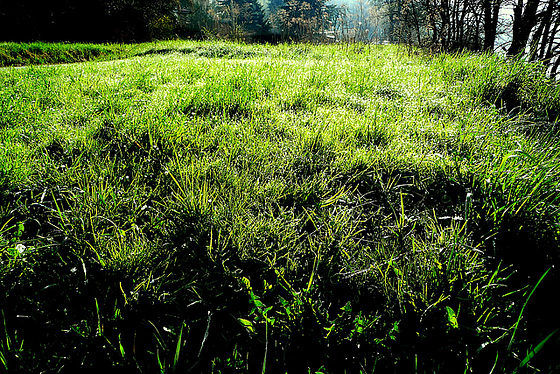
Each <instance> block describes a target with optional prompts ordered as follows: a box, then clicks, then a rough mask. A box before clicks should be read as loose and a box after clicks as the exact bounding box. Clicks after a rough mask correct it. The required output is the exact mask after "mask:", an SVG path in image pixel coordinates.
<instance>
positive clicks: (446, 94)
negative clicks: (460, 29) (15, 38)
mask: <svg viewBox="0 0 560 374" xmlns="http://www.w3.org/2000/svg"><path fill="white" fill-rule="evenodd" d="M130 50H131V51H134V52H130V53H131V55H133V54H135V55H136V56H134V57H130V58H128V59H123V60H118V61H111V62H103V63H88V64H74V65H65V66H44V67H29V68H23V69H9V70H3V71H0V80H1V81H2V82H3V84H2V86H1V87H3V88H2V91H0V116H1V117H0V119H1V126H0V141H1V142H2V147H1V148H0V150H1V151H0V157H3V159H2V162H1V163H0V165H2V169H1V174H0V177H1V179H0V183H1V184H2V194H1V195H0V201H1V204H0V208H1V210H0V251H1V252H0V261H1V263H0V277H1V278H2V282H1V285H2V286H1V288H0V290H1V292H2V294H3V296H4V300H5V301H4V303H3V304H2V307H1V309H2V313H3V319H2V331H3V335H2V336H1V337H0V342H1V345H0V354H1V356H0V358H1V359H2V360H1V364H2V365H3V366H2V367H3V369H6V370H10V372H35V371H45V370H47V371H48V370H52V371H55V370H57V371H62V372H66V371H67V372H75V371H76V370H100V369H103V368H113V367H119V368H121V369H124V370H128V371H137V372H153V371H158V370H159V371H160V372H173V371H187V370H191V371H200V372H229V371H232V370H238V371H248V372H254V371H261V372H262V371H266V372H301V371H304V372H342V371H345V370H346V371H351V372H360V371H361V372H374V371H379V372H413V371H415V372H423V373H424V372H425V373H427V372H434V371H437V372H450V373H455V372H469V371H470V372H480V371H484V372H490V371H492V370H496V371H501V372H513V371H516V370H517V372H520V371H522V370H526V371H528V372H531V371H533V372H536V370H537V369H541V370H554V369H555V368H556V366H555V365H557V362H555V361H554V360H555V357H556V356H555V355H554V353H550V352H548V351H547V350H548V349H549V347H551V348H550V349H551V350H553V349H554V347H557V341H556V339H557V337H556V335H555V334H553V332H554V331H555V329H556V326H555V325H554V324H555V323H556V322H555V319H554V316H553V315H552V314H550V315H546V314H544V313H542V309H541V308H544V305H546V304H544V303H545V302H546V295H547V294H548V292H550V290H552V289H554V287H555V285H556V284H557V282H558V276H557V274H556V273H555V271H554V270H550V271H548V272H547V269H548V268H549V267H550V266H552V265H554V264H556V262H557V261H558V253H557V252H556V250H555V248H558V240H559V236H558V229H557V227H558V223H559V222H560V220H559V218H560V217H559V216H558V212H559V211H560V210H559V209H558V200H557V198H556V193H555V191H556V189H557V183H558V175H557V173H556V171H555V170H556V168H555V166H554V165H555V164H556V162H557V161H558V154H559V153H558V144H557V137H556V134H555V132H554V131H553V129H554V128H555V126H556V122H554V121H552V120H551V117H550V116H549V115H548V116H547V115H543V113H545V112H543V111H542V110H541V109H542V108H544V107H547V108H553V107H554V106H555V105H556V104H555V101H554V100H556V99H555V97H556V96H554V95H547V96H546V97H548V99H546V98H545V96H542V95H541V96H538V95H537V96H538V97H541V98H542V100H543V102H542V103H539V104H535V102H534V101H533V99H530V97H536V96H534V95H533V94H534V93H535V92H540V91H539V90H541V89H542V90H549V91H550V92H555V91H554V90H557V87H556V86H555V85H554V84H553V83H552V82H549V81H546V80H545V79H544V78H542V77H541V76H539V75H538V72H537V71H536V70H532V68H531V67H526V66H524V65H522V64H521V63H518V62H514V63H513V65H511V64H510V63H509V62H507V61H503V60H497V59H493V58H491V57H488V56H477V57H474V56H470V55H469V56H455V57H451V56H445V57H438V58H420V57H413V56H409V55H408V54H405V53H403V52H402V51H400V50H399V49H398V48H396V47H392V46H385V47H363V48H346V47H342V46H310V45H279V46H274V47H272V46H247V45H238V44H234V43H223V44H220V43H217V44H216V45H213V44H212V43H193V42H165V43H161V44H150V45H138V46H134V47H131V49H130ZM146 51H148V52H147V53H146ZM156 51H161V52H156ZM209 51H214V52H216V53H214V52H212V53H210V52H209ZM218 52H219V53H218ZM473 60H476V61H477V62H480V63H483V64H494V67H495V68H497V69H498V71H507V70H508V69H510V70H511V69H518V70H519V74H518V75H519V77H520V78H519V79H521V80H522V81H523V82H529V81H531V82H537V83H534V86H533V87H528V88H527V87H525V85H522V87H521V88H520V90H522V92H524V93H522V94H519V95H520V96H519V97H520V98H521V99H522V100H525V101H523V103H525V104H523V105H526V106H524V107H523V109H524V110H519V111H511V110H502V106H501V105H493V104H495V103H497V101H496V100H494V99H493V98H488V97H487V96H484V95H482V96H477V95H478V93H477V92H479V91H480V90H477V89H475V87H479V86H477V85H480V84H482V83H480V82H479V80H478V78H477V77H478V75H479V74H483V73H484V74H490V73H489V70H488V71H485V72H483V73H481V72H480V71H479V70H477V69H476V68H472V66H471V62H472V61H473ZM474 65H475V66H478V65H476V64H474ZM512 66H513V67H512ZM499 69H501V70H499ZM495 74H497V75H498V76H499V77H501V78H500V79H504V80H505V79H510V78H509V76H508V75H507V74H505V73H495ZM500 74H503V75H500ZM14 82H19V83H18V84H15V83H14ZM542 85H545V86H546V88H542V87H541V86H542ZM500 87H501V86H500ZM504 87H505V86H504ZM502 88H503V87H502ZM523 90H525V91H523ZM516 92H517V91H516ZM531 95H533V96H531ZM535 95H536V94H535ZM483 96H484V97H483ZM521 99H520V100H521ZM547 100H548V101H547ZM488 104H491V105H488ZM525 109H526V110H525ZM547 113H550V111H548V112H547ZM531 124H538V125H539V126H538V127H539V128H545V127H546V128H547V129H548V131H531V130H530V126H529V125H531ZM527 248H530V249H531V256H530V258H527ZM543 274H546V276H545V277H543V278H541V276H542V275H543ZM537 284H538V287H536V288H535V286H536V285H537ZM543 316H544V317H543ZM541 343H542V344H541Z"/></svg>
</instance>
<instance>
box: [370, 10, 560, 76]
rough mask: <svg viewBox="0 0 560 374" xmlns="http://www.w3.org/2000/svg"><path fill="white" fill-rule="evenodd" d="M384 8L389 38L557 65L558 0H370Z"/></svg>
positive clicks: (551, 68)
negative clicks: (486, 52) (492, 52)
mask: <svg viewBox="0 0 560 374" xmlns="http://www.w3.org/2000/svg"><path fill="white" fill-rule="evenodd" d="M372 1H373V2H374V3H375V4H376V5H377V6H380V7H383V8H384V9H385V16H386V17H387V18H388V19H389V20H390V22H389V25H390V27H391V30H390V33H389V34H390V35H391V38H392V41H393V42H401V43H406V44H408V45H418V46H421V47H424V48H429V49H432V50H435V51H457V50H468V51H500V52H503V53H505V54H507V55H509V56H518V55H523V56H524V57H525V58H526V59H528V60H531V61H534V60H539V61H542V62H544V63H545V64H546V65H547V66H548V70H549V74H550V75H557V74H558V69H559V65H560V58H559V57H560V1H558V0H372Z"/></svg>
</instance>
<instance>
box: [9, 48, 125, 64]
mask: <svg viewBox="0 0 560 374" xmlns="http://www.w3.org/2000/svg"><path fill="white" fill-rule="evenodd" d="M120 52H121V48H119V46H118V45H101V44H63V43H43V42H36V43H1V44H0V66H2V67H6V66H20V65H40V64H61V63H72V62H83V61H90V60H96V59H110V58H114V57H117V56H119V55H120Z"/></svg>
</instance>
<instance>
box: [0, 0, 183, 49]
mask: <svg viewBox="0 0 560 374" xmlns="http://www.w3.org/2000/svg"><path fill="white" fill-rule="evenodd" d="M174 5H175V2H174V1H172V0H156V1H149V0H140V1H125V0H121V1H116V0H115V1H112V0H90V1H80V0H45V1H38V0H20V1H7V0H0V9H1V11H0V36H1V38H2V40H4V41H16V42H25V41H35V40H42V41H56V42H59V41H70V42H77V41H89V42H131V41H145V40H150V39H152V38H155V37H160V36H161V35H160V34H161V33H162V32H165V31H164V29H165V28H166V27H167V26H166V24H167V23H169V20H170V19H171V14H172V13H171V12H172V10H173V9H174Z"/></svg>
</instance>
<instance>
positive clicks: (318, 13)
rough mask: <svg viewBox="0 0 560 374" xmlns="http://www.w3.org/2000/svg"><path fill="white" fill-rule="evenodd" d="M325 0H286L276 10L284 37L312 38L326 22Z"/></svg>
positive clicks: (322, 29)
mask: <svg viewBox="0 0 560 374" xmlns="http://www.w3.org/2000/svg"><path fill="white" fill-rule="evenodd" d="M325 2H326V1H325V0H286V1H285V2H284V5H283V6H282V8H281V9H280V10H279V11H278V18H279V20H280V24H281V25H282V29H283V34H284V37H287V38H291V39H294V40H303V39H308V40H310V39H313V38H315V37H317V36H318V35H321V34H322V33H323V31H324V30H325V29H326V27H327V24H328V14H327V11H326V7H325Z"/></svg>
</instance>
